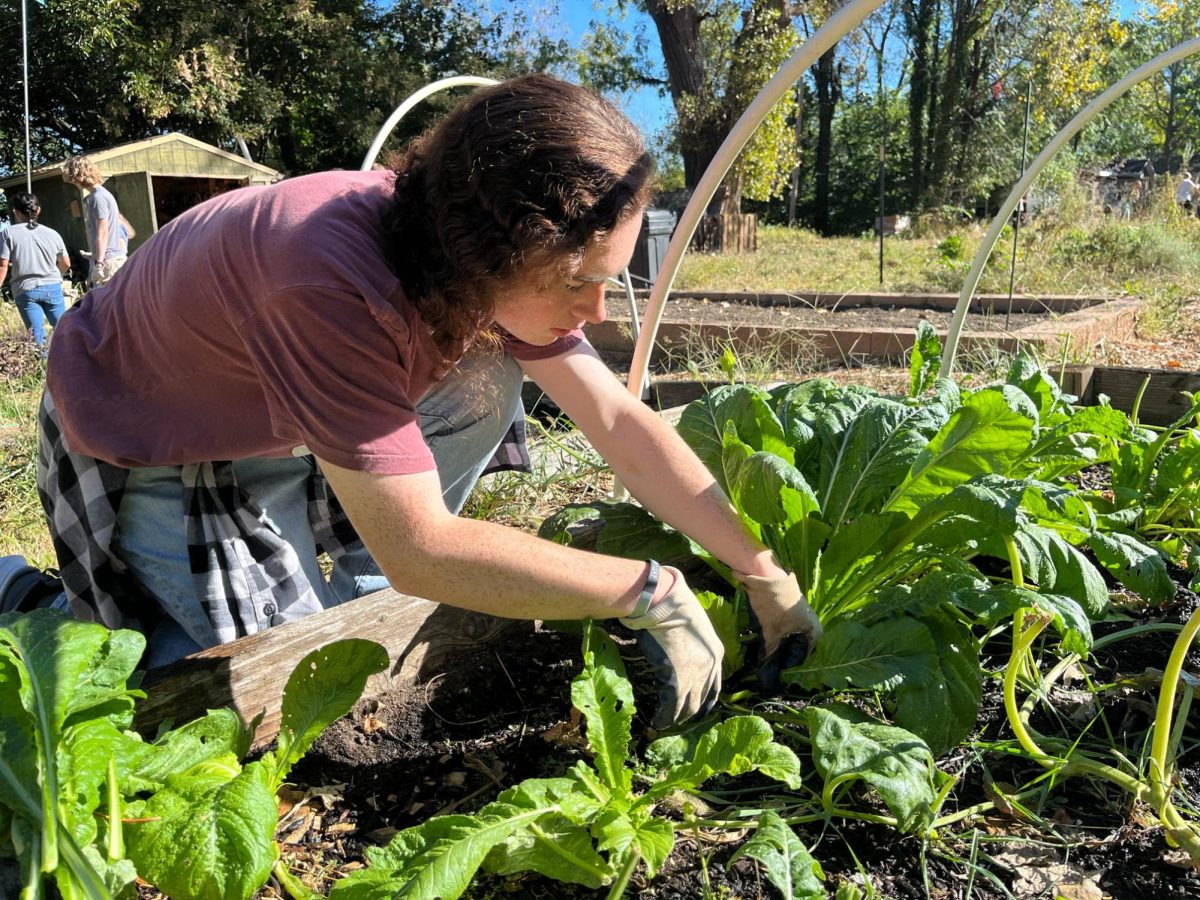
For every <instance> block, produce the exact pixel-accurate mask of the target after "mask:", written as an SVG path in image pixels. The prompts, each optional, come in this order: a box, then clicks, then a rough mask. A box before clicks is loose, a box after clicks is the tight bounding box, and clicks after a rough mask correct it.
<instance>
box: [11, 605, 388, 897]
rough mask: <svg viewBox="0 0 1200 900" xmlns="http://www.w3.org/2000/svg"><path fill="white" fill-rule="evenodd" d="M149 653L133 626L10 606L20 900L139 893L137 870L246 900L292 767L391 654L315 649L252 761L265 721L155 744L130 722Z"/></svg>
mask: <svg viewBox="0 0 1200 900" xmlns="http://www.w3.org/2000/svg"><path fill="white" fill-rule="evenodd" d="M144 649H145V639H144V638H143V637H142V635H141V634H139V633H137V632H134V631H125V630H120V631H110V630H109V629H107V628H104V627H103V626H100V625H96V624H92V623H86V622H80V621H77V620H75V619H71V618H68V617H66V616H63V615H61V614H58V613H54V612H50V611H47V610H38V611H35V612H32V613H28V614H15V613H10V614H7V615H5V616H0V784H3V786H4V790H3V791H2V792H0V798H2V799H0V825H2V826H3V831H2V832H0V848H3V846H4V843H7V844H8V845H9V848H10V849H11V850H13V851H15V853H16V855H17V858H18V860H19V861H20V863H21V866H22V869H23V872H24V881H25V884H26V888H25V890H24V891H23V893H22V897H23V900H34V898H38V897H41V896H43V893H42V889H43V886H42V883H43V875H45V876H50V877H52V878H53V879H54V881H55V884H56V886H57V887H58V889H59V891H60V893H61V894H62V895H63V897H65V898H67V900H74V898H88V900H102V898H109V897H113V896H127V895H128V896H132V890H133V889H132V883H133V880H134V878H135V877H136V876H138V875H140V876H142V877H143V878H145V879H147V880H149V881H151V882H153V883H154V884H155V885H156V886H158V887H160V888H162V889H163V890H165V891H168V892H170V894H171V895H172V896H174V897H177V898H179V900H190V898H199V900H207V898H220V900H233V898H246V897H249V896H250V895H251V894H252V893H253V892H254V891H255V890H257V889H258V888H259V887H261V886H262V884H263V883H265V882H266V880H267V877H268V876H269V874H270V869H271V866H272V864H273V863H274V862H275V859H276V857H277V855H278V851H277V849H276V847H275V843H274V831H275V822H276V801H275V797H274V793H275V790H276V789H277V788H278V786H279V784H280V783H281V782H282V779H283V778H284V777H285V776H286V773H287V770H288V768H289V767H290V766H291V765H292V764H293V763H294V762H295V761H296V760H297V759H299V758H300V756H302V755H303V753H304V752H305V750H307V748H308V747H309V746H310V745H311V744H312V741H313V740H314V739H315V738H316V736H317V735H318V734H319V733H320V732H321V730H322V729H323V728H324V727H325V726H326V725H327V724H328V723H329V722H330V721H332V720H333V719H335V718H337V717H338V716H340V715H342V714H344V713H345V712H346V711H348V710H349V708H350V706H351V705H353V703H354V701H355V700H356V699H357V698H358V696H359V694H360V693H361V692H362V688H363V685H364V684H365V682H366V678H367V676H368V675H369V674H371V673H372V672H376V671H379V670H380V669H382V668H383V667H384V666H386V664H387V654H386V653H385V652H384V650H383V648H382V647H380V646H379V645H377V644H373V643H371V642H369V641H341V642H337V643H334V644H330V645H328V646H326V647H323V648H321V649H319V650H316V651H314V652H313V653H311V654H309V655H308V656H307V657H306V658H305V659H304V660H302V661H301V663H300V665H299V666H298V667H297V668H296V670H295V671H294V672H293V673H292V676H291V678H290V679H289V681H288V686H287V689H286V692H285V696H284V703H283V723H282V726H281V730H280V740H279V746H278V749H277V750H275V751H273V752H271V753H268V754H266V756H264V757H263V759H261V760H259V761H257V762H254V763H251V764H250V765H248V766H246V767H245V768H243V767H242V766H241V764H240V762H239V760H240V759H241V758H242V757H243V756H244V755H245V754H246V752H247V751H248V750H249V747H250V740H251V738H252V736H253V734H254V728H255V726H256V723H250V725H248V726H247V725H246V724H244V723H243V722H242V720H241V719H240V718H239V717H238V715H237V714H236V713H235V712H233V711H232V710H228V709H221V710H211V711H209V712H208V713H207V714H206V715H205V716H203V717H201V718H199V719H196V720H194V721H192V722H189V723H187V724H185V725H182V726H180V727H178V728H173V729H167V730H165V731H163V732H162V733H161V734H159V735H158V736H157V737H156V738H155V739H154V740H153V741H143V740H142V738H141V737H140V736H139V735H138V734H136V733H135V732H133V731H131V730H130V729H131V727H132V722H133V712H134V705H135V702H136V700H137V699H138V698H140V697H142V696H144V695H143V694H142V693H141V692H140V691H138V690H136V689H134V688H132V687H130V681H131V680H132V679H133V677H134V669H135V667H136V665H137V663H138V660H139V659H140V658H141V655H142V652H143V650H144ZM99 823H104V826H105V827H103V828H101V827H100V824H99ZM5 839H7V840H5Z"/></svg>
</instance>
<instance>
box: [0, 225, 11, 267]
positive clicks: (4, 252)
mask: <svg viewBox="0 0 1200 900" xmlns="http://www.w3.org/2000/svg"><path fill="white" fill-rule="evenodd" d="M9 227H10V228H11V227H12V226H11V225H10V226H9ZM11 247H12V244H11V243H10V242H9V237H8V228H5V229H4V231H0V259H8V258H9V256H11V255H12V249H11Z"/></svg>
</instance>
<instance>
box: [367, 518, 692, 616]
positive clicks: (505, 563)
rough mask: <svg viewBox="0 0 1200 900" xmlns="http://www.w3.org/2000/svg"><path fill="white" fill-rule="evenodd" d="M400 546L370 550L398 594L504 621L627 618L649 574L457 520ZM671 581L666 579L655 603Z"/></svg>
mask: <svg viewBox="0 0 1200 900" xmlns="http://www.w3.org/2000/svg"><path fill="white" fill-rule="evenodd" d="M405 543H406V546H405V547H404V549H403V550H399V549H398V547H397V545H395V544H392V545H390V546H380V547H371V548H370V549H371V552H372V555H373V556H374V557H375V561H376V562H377V563H379V567H380V569H381V570H382V571H383V573H384V575H386V576H387V578H388V581H389V582H390V583H391V585H392V586H393V587H394V588H395V589H396V590H398V591H401V592H402V593H406V594H412V595H414V596H418V597H423V598H425V599H427V600H434V601H436V602H439V603H448V604H450V605H452V606H459V607H463V608H466V609H473V610H477V611H479V612H484V613H489V614H491V615H494V616H503V617H505V618H514V619H583V618H588V617H591V618H597V619H605V618H615V617H617V616H624V615H628V614H629V613H630V612H631V611H632V610H633V608H634V606H635V605H636V603H637V600H638V596H639V595H640V593H641V591H642V587H643V584H644V582H645V578H646V571H647V566H646V563H645V562H643V561H640V560H628V559H620V558H618V557H613V556H604V555H600V554H596V553H585V552H583V551H581V550H573V549H571V548H569V547H564V546H562V545H560V544H555V543H553V542H552V541H547V540H543V539H541V538H537V537H534V536H533V535H529V534H526V533H524V532H521V531H518V530H516V529H514V528H508V527H505V526H503V525H497V524H494V523H491V522H484V521H479V520H476V519H464V518H460V517H455V516H446V517H445V518H444V519H441V520H440V522H439V523H438V524H437V525H436V526H435V527H431V528H430V529H428V530H427V531H426V532H425V533H424V534H420V535H412V536H409V538H408V539H407V540H406V541H405ZM664 575H665V573H664ZM671 581H672V579H670V578H666V577H664V578H663V580H662V583H661V584H660V586H659V590H658V591H657V592H656V595H655V596H656V598H658V597H661V596H662V595H664V594H665V593H666V591H667V590H668V589H669V588H670V586H671V584H670V583H669V582H671Z"/></svg>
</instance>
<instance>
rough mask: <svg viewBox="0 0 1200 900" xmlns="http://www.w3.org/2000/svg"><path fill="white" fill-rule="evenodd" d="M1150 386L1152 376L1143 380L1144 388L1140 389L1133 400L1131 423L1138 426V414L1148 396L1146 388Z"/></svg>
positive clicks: (1130, 413) (1130, 412) (1130, 415)
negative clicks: (1143, 399)
mask: <svg viewBox="0 0 1200 900" xmlns="http://www.w3.org/2000/svg"><path fill="white" fill-rule="evenodd" d="M1149 386H1150V376H1149V375H1147V376H1146V377H1145V378H1144V379H1142V386H1141V387H1140V388H1138V392H1137V396H1136V397H1134V398H1133V409H1131V410H1130V411H1129V421H1130V422H1132V423H1133V424H1134V425H1137V424H1138V412H1140V411H1141V408H1142V397H1143V396H1145V394H1146V388H1148V387H1149Z"/></svg>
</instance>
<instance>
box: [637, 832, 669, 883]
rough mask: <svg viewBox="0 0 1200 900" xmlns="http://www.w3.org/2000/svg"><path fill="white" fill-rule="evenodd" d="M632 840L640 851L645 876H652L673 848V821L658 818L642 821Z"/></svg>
mask: <svg viewBox="0 0 1200 900" xmlns="http://www.w3.org/2000/svg"><path fill="white" fill-rule="evenodd" d="M633 842H634V843H635V844H636V845H637V848H638V849H639V850H640V851H641V852H642V860H643V861H644V862H645V863H646V877H647V878H654V877H655V876H656V875H658V870H659V869H661V868H662V865H663V863H665V862H666V861H667V857H668V856H670V855H671V851H672V850H674V849H675V823H673V822H671V821H670V820H668V819H658V818H655V819H650V820H649V821H647V822H643V823H641V824H640V825H638V827H637V831H636V832H635V833H634V836H633Z"/></svg>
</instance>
